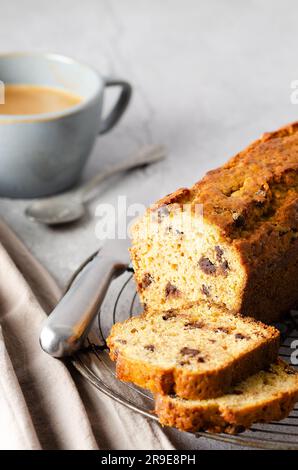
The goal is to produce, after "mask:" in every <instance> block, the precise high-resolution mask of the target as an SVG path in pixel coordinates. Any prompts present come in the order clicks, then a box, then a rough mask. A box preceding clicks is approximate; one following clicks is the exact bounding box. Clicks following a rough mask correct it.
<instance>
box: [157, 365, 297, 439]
mask: <svg viewBox="0 0 298 470" xmlns="http://www.w3.org/2000/svg"><path fill="white" fill-rule="evenodd" d="M297 400H298V373H297V372H296V371H295V370H294V369H293V368H292V367H289V366H288V365H287V364H286V363H285V362H283V361H280V360H279V361H278V363H277V364H274V365H271V366H270V368H269V369H268V370H266V371H260V372H258V373H257V374H255V375H253V376H251V377H249V378H248V379H246V380H245V381H243V382H241V383H240V384H238V385H237V386H236V387H235V388H234V389H231V390H230V391H229V393H227V394H226V395H223V396H221V397H219V398H215V399H211V400H183V399H181V398H177V397H173V396H168V395H157V396H156V402H155V411H156V413H157V415H158V417H159V420H160V422H161V424H163V425H167V426H175V427H177V428H178V429H181V430H183V431H192V432H195V431H199V430H205V431H209V432H226V433H230V434H235V433H238V432H240V431H243V430H244V429H247V428H249V427H250V426H251V425H252V424H253V423H257V422H269V421H273V420H274V421H277V420H280V419H283V418H285V417H286V416H288V414H289V413H290V411H291V410H292V408H293V407H294V404H295V402H296V401H297Z"/></svg>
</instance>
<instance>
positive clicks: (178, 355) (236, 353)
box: [107, 304, 279, 399]
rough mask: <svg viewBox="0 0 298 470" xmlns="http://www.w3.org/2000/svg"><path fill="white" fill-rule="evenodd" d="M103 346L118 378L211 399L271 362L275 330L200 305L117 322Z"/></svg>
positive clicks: (275, 350) (274, 355) (276, 344)
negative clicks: (105, 346)
mask: <svg viewBox="0 0 298 470" xmlns="http://www.w3.org/2000/svg"><path fill="white" fill-rule="evenodd" d="M107 344H108V346H109V348H110V357H111V359H112V360H114V361H116V372H117V377H118V378H119V379H121V380H124V381H129V382H133V383H135V384H137V385H139V386H141V387H144V388H147V389H149V390H151V391H152V392H155V393H161V394H171V393H175V394H176V395H178V396H180V397H183V398H193V399H195V398H211V397H217V396H220V395H222V394H223V393H225V392H226V391H227V390H228V389H229V387H230V386H231V385H232V384H235V383H237V382H239V381H241V380H243V379H244V378H246V377H248V376H249V375H251V374H254V373H255V372H257V371H259V370H260V369H262V368H264V367H267V366H269V365H270V364H271V363H272V362H275V361H276V359H277V355H278V347H279V332H278V330H276V329H275V328H274V327H272V326H266V325H264V324H262V323H260V322H256V321H255V320H252V319H250V318H248V317H241V316H237V315H233V314H231V313H229V312H227V311H225V310H222V309H220V308H218V307H214V306H212V305H208V304H202V305H201V306H200V308H199V307H198V306H194V307H192V308H190V309H187V310H180V311H171V312H164V313H162V312H150V311H147V312H146V314H143V315H141V316H139V317H134V318H131V319H129V320H127V321H125V322H124V323H117V324H115V325H114V326H113V328H112V330H111V333H110V336H109V337H108V339H107Z"/></svg>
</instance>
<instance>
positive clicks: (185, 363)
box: [179, 361, 189, 366]
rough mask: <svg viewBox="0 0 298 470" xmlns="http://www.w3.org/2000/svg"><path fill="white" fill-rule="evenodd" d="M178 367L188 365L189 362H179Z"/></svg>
mask: <svg viewBox="0 0 298 470" xmlns="http://www.w3.org/2000/svg"><path fill="white" fill-rule="evenodd" d="M179 365H180V366H186V365H189V361H180V362H179Z"/></svg>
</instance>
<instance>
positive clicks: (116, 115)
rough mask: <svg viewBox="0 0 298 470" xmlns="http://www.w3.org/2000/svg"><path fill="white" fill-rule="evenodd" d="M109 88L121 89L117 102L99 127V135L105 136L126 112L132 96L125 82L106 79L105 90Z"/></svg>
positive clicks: (129, 87)
mask: <svg viewBox="0 0 298 470" xmlns="http://www.w3.org/2000/svg"><path fill="white" fill-rule="evenodd" d="M111 86H119V87H120V88H121V92H120V96H119V98H118V100H117V103H116V104H115V106H114V107H113V109H112V111H111V112H110V113H109V115H108V116H107V117H106V118H105V119H104V120H103V121H102V123H101V125H100V129H99V134H105V133H106V132H108V131H109V130H110V129H112V127H114V126H115V124H117V122H118V121H119V119H120V118H121V116H122V114H123V113H124V111H125V110H126V108H127V106H128V104H129V102H130V98H131V94H132V87H131V85H130V84H129V83H128V82H126V81H125V80H116V79H110V78H107V79H106V80H105V88H106V87H111Z"/></svg>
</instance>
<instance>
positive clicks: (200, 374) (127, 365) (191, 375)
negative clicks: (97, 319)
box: [107, 315, 279, 399]
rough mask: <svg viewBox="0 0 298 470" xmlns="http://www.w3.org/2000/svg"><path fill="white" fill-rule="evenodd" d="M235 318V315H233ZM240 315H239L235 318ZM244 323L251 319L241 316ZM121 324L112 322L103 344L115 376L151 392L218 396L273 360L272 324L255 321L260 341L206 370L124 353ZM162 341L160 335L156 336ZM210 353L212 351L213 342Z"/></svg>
mask: <svg viewBox="0 0 298 470" xmlns="http://www.w3.org/2000/svg"><path fill="white" fill-rule="evenodd" d="M235 317H236V318H237V315H235ZM240 318H241V317H240V316H239V319H240ZM241 320H242V321H244V322H246V323H247V324H248V325H249V324H250V323H251V322H252V323H254V324H255V325H256V323H257V322H255V321H254V320H253V319H250V318H241ZM132 322H133V319H129V320H128V321H127V322H126V325H130V324H132ZM118 326H120V328H122V326H123V325H122V324H115V325H114V326H113V327H112V330H111V333H110V335H109V337H108V338H107V345H108V347H109V349H110V357H111V359H112V360H113V361H115V362H116V375H117V378H118V379H120V380H122V381H125V382H132V383H134V384H136V385H138V386H140V387H143V388H146V389H148V390H150V391H151V392H153V393H160V394H171V393H175V394H176V395H177V396H179V397H182V398H187V399H198V398H200V399H203V398H212V397H218V396H220V395H222V394H223V393H224V392H226V391H227V390H228V389H229V388H230V387H231V385H233V384H236V383H238V382H240V381H242V380H243V379H245V378H246V377H248V376H250V375H252V374H254V373H256V372H258V371H259V370H260V369H262V368H266V367H268V366H269V365H270V364H271V363H272V362H275V361H276V359H277V356H278V349H279V332H278V330H276V329H275V328H273V327H270V326H267V325H264V324H262V323H259V324H258V326H259V328H260V332H263V333H262V334H264V333H265V331H266V339H265V336H264V341H263V342H261V343H259V344H258V345H257V346H256V347H255V348H254V349H252V350H250V351H245V352H242V353H241V352H239V354H238V357H235V358H231V359H230V361H229V362H225V363H224V364H222V365H221V366H218V367H217V368H214V369H213V370H212V369H211V370H210V369H209V370H208V371H201V370H198V371H197V372H194V371H190V370H187V369H184V368H183V367H179V366H177V367H174V366H173V367H170V368H165V367H162V366H154V365H153V364H148V362H146V360H137V359H135V358H134V357H131V356H128V355H127V354H126V351H125V346H122V347H121V343H120V344H119V338H120V340H121V331H119V328H118ZM160 340H161V341H162V338H161V339H160ZM214 354H216V346H215V351H214Z"/></svg>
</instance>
